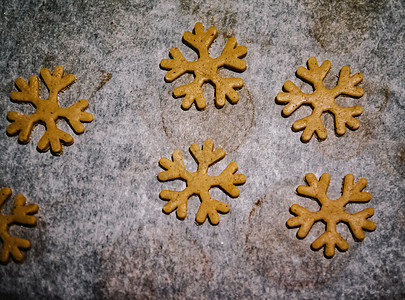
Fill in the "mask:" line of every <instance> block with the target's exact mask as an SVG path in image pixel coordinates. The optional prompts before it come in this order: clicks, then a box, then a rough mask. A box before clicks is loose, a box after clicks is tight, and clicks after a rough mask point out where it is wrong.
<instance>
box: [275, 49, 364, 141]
mask: <svg viewBox="0 0 405 300" xmlns="http://www.w3.org/2000/svg"><path fill="white" fill-rule="evenodd" d="M307 64H308V69H306V68H304V67H299V68H298V69H297V76H298V77H299V78H301V79H302V80H303V81H306V82H308V83H309V84H311V85H312V86H313V88H314V92H313V93H312V94H305V93H303V92H302V91H301V90H300V89H299V88H298V87H297V86H296V85H295V84H294V83H292V82H291V81H290V80H288V81H286V82H285V83H284V89H285V90H286V92H282V93H278V95H277V97H276V102H277V103H281V104H286V106H285V107H284V108H283V115H285V116H290V115H291V114H292V113H293V112H294V111H295V110H296V109H297V108H299V107H300V106H301V105H302V104H305V105H310V106H311V108H312V109H313V111H312V114H311V115H310V116H308V117H305V118H302V119H300V120H297V121H295V122H294V123H293V125H292V128H293V130H294V131H299V130H304V132H303V133H302V136H301V140H302V141H303V142H308V141H309V140H311V138H312V136H313V135H314V134H316V135H317V137H318V138H319V139H320V140H324V139H326V138H327V136H328V135H327V133H326V129H325V126H324V125H323V123H322V120H321V115H322V114H323V113H324V112H331V113H332V114H333V115H334V117H335V126H336V133H337V134H338V135H343V134H345V132H346V126H347V127H349V128H350V129H352V130H355V129H358V128H359V126H360V122H359V121H358V120H357V119H355V118H354V117H355V116H359V115H360V114H361V113H362V112H363V108H362V107H361V106H353V107H340V106H339V105H337V104H336V102H335V98H336V97H338V96H339V95H348V96H351V97H361V96H363V94H364V91H363V89H362V88H360V87H358V86H357V84H359V83H360V82H361V81H362V80H363V75H362V74H361V73H356V74H354V75H353V76H350V72H351V71H350V68H349V67H348V66H344V67H343V68H342V69H341V71H340V75H339V81H338V84H337V85H336V86H335V87H334V88H333V89H327V88H326V87H325V86H324V84H323V80H324V79H325V77H326V74H328V72H329V70H330V68H331V67H332V64H331V62H330V61H329V60H325V61H324V62H323V63H322V65H321V66H319V65H318V62H317V61H316V58H315V57H310V58H309V59H308V63H307Z"/></svg>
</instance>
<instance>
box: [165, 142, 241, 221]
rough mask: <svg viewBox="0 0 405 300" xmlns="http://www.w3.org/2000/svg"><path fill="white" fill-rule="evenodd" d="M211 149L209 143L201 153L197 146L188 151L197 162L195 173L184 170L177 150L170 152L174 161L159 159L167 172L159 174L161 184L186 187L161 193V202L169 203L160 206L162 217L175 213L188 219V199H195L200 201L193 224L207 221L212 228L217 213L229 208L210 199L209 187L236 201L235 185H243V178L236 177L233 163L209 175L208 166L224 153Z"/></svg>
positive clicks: (217, 218)
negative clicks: (181, 182) (177, 183)
mask: <svg viewBox="0 0 405 300" xmlns="http://www.w3.org/2000/svg"><path fill="white" fill-rule="evenodd" d="M213 149H214V143H213V141H212V140H210V139H207V140H206V141H205V142H204V146H203V147H202V150H201V148H200V147H199V146H198V145H197V144H196V143H193V144H191V146H190V151H191V153H192V155H193V157H194V158H195V160H196V161H197V162H198V169H197V171H196V172H194V173H191V172H189V171H187V170H186V168H185V166H184V162H183V156H182V155H181V152H180V151H179V150H175V151H174V152H173V160H170V159H168V158H166V157H162V158H161V159H160V161H159V164H160V166H161V167H162V168H163V169H165V170H166V171H163V172H160V173H159V175H158V179H159V180H160V181H168V180H174V179H182V180H184V181H186V183H187V187H186V188H185V189H184V190H183V191H169V190H162V191H161V192H160V198H162V199H164V200H169V202H168V203H166V204H165V205H164V206H163V211H164V212H165V213H171V212H172V211H174V210H175V209H177V217H178V218H180V219H184V218H185V217H186V216H187V203H188V199H189V198H190V197H191V196H192V195H198V196H199V197H200V200H201V205H200V208H199V210H198V212H197V216H196V221H197V222H198V223H200V224H202V223H204V222H205V220H206V218H207V217H208V218H209V220H210V222H211V224H213V225H216V224H218V223H219V215H218V211H219V212H221V213H227V212H228V211H229V205H228V204H226V203H223V202H220V201H218V200H215V199H212V198H211V196H210V194H209V190H210V189H211V188H212V187H219V188H220V189H222V190H223V191H224V192H226V193H227V194H228V195H229V196H231V197H233V198H236V197H238V196H239V189H238V188H237V187H236V186H235V185H240V184H244V183H245V182H246V177H245V175H242V174H235V172H236V171H237V170H238V165H237V164H236V163H235V162H231V163H230V164H229V165H228V166H227V167H226V168H225V170H223V171H222V173H221V174H220V175H218V176H210V175H208V168H209V166H211V165H213V164H215V163H216V162H218V161H220V160H221V159H223V158H224V157H225V150H224V149H221V148H219V149H216V150H215V151H213Z"/></svg>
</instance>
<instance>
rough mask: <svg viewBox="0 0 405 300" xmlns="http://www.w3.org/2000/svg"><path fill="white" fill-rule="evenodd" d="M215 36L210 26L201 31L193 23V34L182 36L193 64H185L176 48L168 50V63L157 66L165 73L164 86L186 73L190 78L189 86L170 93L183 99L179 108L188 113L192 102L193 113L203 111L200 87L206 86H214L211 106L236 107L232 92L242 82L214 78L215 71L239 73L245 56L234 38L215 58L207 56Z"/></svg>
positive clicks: (239, 79)
mask: <svg viewBox="0 0 405 300" xmlns="http://www.w3.org/2000/svg"><path fill="white" fill-rule="evenodd" d="M217 36H218V30H217V28H216V27H214V26H211V27H210V28H209V29H208V30H207V31H204V26H203V25H202V24H201V23H199V22H198V23H196V24H195V26H194V31H193V33H191V32H189V31H186V32H185V33H184V35H183V40H184V43H185V44H187V45H188V46H189V47H190V48H192V49H193V50H194V51H196V52H197V54H198V59H197V61H187V60H186V59H185V57H184V56H183V54H181V52H180V50H179V49H178V48H176V47H173V48H171V49H170V57H171V58H172V59H162V61H161V62H160V66H161V67H162V68H163V69H165V70H169V72H167V73H166V75H165V80H166V81H167V82H172V81H173V80H175V79H176V78H178V77H179V76H181V75H183V74H184V73H186V72H189V73H193V74H194V81H193V82H192V83H189V84H186V85H183V86H179V87H176V88H175V89H174V91H173V94H174V96H175V97H176V98H177V97H183V96H185V98H184V99H183V102H182V104H181V106H182V108H183V109H189V108H190V107H191V105H192V104H193V103H194V102H195V104H196V107H197V109H200V110H201V109H204V108H205V107H206V106H207V103H206V102H205V98H204V93H203V90H202V85H203V84H204V83H205V82H210V83H211V84H212V85H215V97H216V99H215V105H216V106H217V108H221V107H223V106H224V105H225V98H228V100H229V102H230V103H232V104H236V103H237V102H238V101H239V94H238V93H237V92H236V91H235V88H241V87H242V86H243V80H242V78H222V77H221V76H219V75H218V69H219V68H221V67H225V68H227V69H230V70H233V71H237V72H243V71H245V70H246V62H245V61H244V60H242V59H241V58H243V57H245V56H246V54H247V49H246V47H245V46H238V44H237V42H236V38H234V37H231V38H229V39H228V41H227V43H226V45H225V47H224V50H223V51H222V53H221V55H220V56H219V57H217V58H211V57H210V56H209V52H208V49H209V48H210V46H211V44H212V42H213V41H214V39H215V38H216V37H217Z"/></svg>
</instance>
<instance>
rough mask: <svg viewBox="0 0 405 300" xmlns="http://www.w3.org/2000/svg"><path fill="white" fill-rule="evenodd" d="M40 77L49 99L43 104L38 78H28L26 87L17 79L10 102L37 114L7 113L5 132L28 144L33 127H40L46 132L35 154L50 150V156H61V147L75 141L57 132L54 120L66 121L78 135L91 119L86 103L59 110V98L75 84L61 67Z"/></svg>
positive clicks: (74, 79)
mask: <svg viewBox="0 0 405 300" xmlns="http://www.w3.org/2000/svg"><path fill="white" fill-rule="evenodd" d="M40 73H41V78H42V79H43V81H44V83H45V85H46V86H47V87H48V90H49V97H48V99H46V100H43V99H41V98H40V96H39V89H40V86H39V78H38V76H35V75H32V76H30V79H29V82H28V83H27V82H26V81H25V80H24V79H23V78H17V79H16V81H15V82H16V86H17V88H18V91H13V92H11V94H10V97H11V99H12V101H15V102H20V103H30V104H32V105H33V106H34V107H35V108H36V111H35V112H34V113H33V114H30V115H24V114H21V113H17V112H14V111H10V112H8V114H7V119H8V120H9V121H10V122H11V124H9V125H8V126H7V129H6V132H7V134H8V135H11V136H13V135H17V134H18V139H19V141H20V142H21V143H28V142H29V140H30V137H31V133H32V130H33V129H34V127H35V126H36V125H38V124H43V125H44V126H45V128H46V131H45V133H44V134H43V136H42V137H41V139H40V141H39V142H38V145H37V146H38V147H37V148H38V150H39V151H43V152H45V151H48V150H49V149H50V150H51V152H52V154H54V155H60V154H61V153H62V151H63V148H62V144H64V145H71V144H72V143H73V141H74V140H73V137H72V136H71V135H70V134H68V133H66V132H64V131H62V130H60V129H58V128H57V126H56V122H57V120H58V119H65V120H66V121H67V122H68V124H69V125H70V127H71V128H72V130H73V131H74V132H75V133H76V134H81V133H83V132H84V126H83V124H82V123H83V122H91V121H92V120H93V115H92V114H90V113H88V112H84V110H85V109H86V108H87V107H88V106H89V103H88V101H87V100H85V99H82V100H80V101H78V102H76V103H75V104H73V105H71V106H70V107H68V108H63V107H60V106H59V103H58V94H59V93H60V92H62V91H63V90H65V89H66V88H68V87H69V86H70V85H71V84H73V83H74V82H75V81H76V78H75V76H73V75H72V74H67V75H64V68H63V67H62V66H56V67H55V69H54V72H53V73H52V74H51V71H50V70H48V69H46V68H43V69H41V71H40Z"/></svg>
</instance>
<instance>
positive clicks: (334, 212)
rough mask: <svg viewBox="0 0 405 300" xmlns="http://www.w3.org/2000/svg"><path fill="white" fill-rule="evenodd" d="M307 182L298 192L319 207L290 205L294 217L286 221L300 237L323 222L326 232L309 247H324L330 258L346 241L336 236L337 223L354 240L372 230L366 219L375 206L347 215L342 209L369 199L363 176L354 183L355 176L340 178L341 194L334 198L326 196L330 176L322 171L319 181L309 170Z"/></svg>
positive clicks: (342, 249)
mask: <svg viewBox="0 0 405 300" xmlns="http://www.w3.org/2000/svg"><path fill="white" fill-rule="evenodd" d="M305 180H306V182H307V185H300V186H299V187H298V188H297V193H298V194H299V195H302V196H306V197H310V198H313V199H315V200H317V201H318V203H319V204H320V206H321V207H320V210H319V211H316V212H311V211H309V210H307V209H306V208H304V207H302V206H300V205H298V204H293V205H292V206H291V207H290V212H291V213H292V214H293V215H295V217H293V218H290V219H288V220H287V223H286V225H287V227H288V228H294V227H299V230H298V232H297V237H298V238H300V239H303V238H305V237H306V236H307V234H308V233H309V231H310V230H311V228H312V226H313V224H314V223H316V222H318V221H322V222H324V223H325V224H326V230H325V232H324V233H323V234H322V235H321V236H319V237H318V238H317V239H316V240H315V241H314V242H313V243H312V245H311V247H312V249H314V250H319V249H321V248H322V247H325V252H324V253H325V256H326V257H328V258H331V257H333V256H334V254H335V248H338V249H339V250H340V251H346V250H348V248H349V244H348V243H347V242H346V241H345V240H344V239H343V238H342V237H341V236H340V235H339V233H338V232H337V230H336V225H337V224H338V223H340V222H343V223H345V224H347V226H348V227H349V229H350V231H351V232H352V235H353V237H354V239H355V240H356V241H362V240H363V239H364V237H365V234H364V230H367V231H373V230H375V229H376V228H377V226H376V224H375V223H374V222H373V221H370V220H368V218H370V217H372V216H373V215H374V209H373V208H371V207H369V208H366V209H364V210H362V211H360V212H358V213H355V214H349V213H347V212H346V211H345V206H346V204H348V203H351V202H352V203H354V202H368V201H370V199H371V195H370V194H369V193H367V192H362V190H363V189H364V188H365V187H366V185H367V180H366V179H365V178H360V179H359V180H358V181H357V182H356V183H355V184H354V176H353V175H352V174H347V175H346V176H345V178H344V181H343V192H342V196H341V197H340V198H339V199H337V200H330V199H329V198H328V196H327V190H328V187H329V184H330V175H329V174H328V173H324V174H322V176H321V177H320V179H319V181H318V179H317V178H316V177H315V175H314V174H312V173H308V174H306V176H305Z"/></svg>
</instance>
